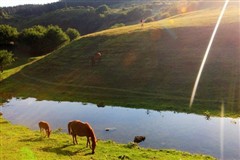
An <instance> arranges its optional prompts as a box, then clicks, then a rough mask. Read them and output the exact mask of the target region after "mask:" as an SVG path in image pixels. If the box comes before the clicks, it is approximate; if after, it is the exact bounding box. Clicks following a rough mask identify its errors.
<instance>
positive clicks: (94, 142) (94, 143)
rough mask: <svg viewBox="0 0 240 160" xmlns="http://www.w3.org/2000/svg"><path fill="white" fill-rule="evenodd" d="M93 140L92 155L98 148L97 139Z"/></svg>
mask: <svg viewBox="0 0 240 160" xmlns="http://www.w3.org/2000/svg"><path fill="white" fill-rule="evenodd" d="M91 139H92V154H94V153H95V151H94V150H95V148H96V143H97V141H96V139H95V138H91Z"/></svg>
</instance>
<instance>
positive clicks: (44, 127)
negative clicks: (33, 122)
mask: <svg viewBox="0 0 240 160" xmlns="http://www.w3.org/2000/svg"><path fill="white" fill-rule="evenodd" d="M38 126H39V128H40V133H42V132H44V130H45V132H46V135H47V137H48V138H49V137H50V134H51V128H50V125H49V124H48V122H46V121H40V122H39V123H38Z"/></svg>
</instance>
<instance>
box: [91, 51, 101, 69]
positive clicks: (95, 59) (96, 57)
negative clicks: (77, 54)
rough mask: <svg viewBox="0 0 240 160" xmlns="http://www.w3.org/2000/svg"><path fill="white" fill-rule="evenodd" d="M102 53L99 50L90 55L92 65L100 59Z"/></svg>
mask: <svg viewBox="0 0 240 160" xmlns="http://www.w3.org/2000/svg"><path fill="white" fill-rule="evenodd" d="M101 57H102V54H101V53H100V52H97V53H95V54H94V55H93V56H90V60H91V64H92V66H94V65H95V64H96V62H98V63H99V62H100V61H101Z"/></svg>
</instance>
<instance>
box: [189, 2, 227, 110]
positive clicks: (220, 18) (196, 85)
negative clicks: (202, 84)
mask: <svg viewBox="0 0 240 160" xmlns="http://www.w3.org/2000/svg"><path fill="white" fill-rule="evenodd" d="M228 2H229V0H226V1H225V3H224V6H223V8H222V11H221V13H220V15H219V17H218V20H217V23H216V26H215V28H214V30H213V33H212V36H211V39H210V41H209V44H208V47H207V50H206V52H205V55H204V57H203V60H202V64H201V66H200V69H199V72H198V75H197V78H196V81H195V84H194V87H193V91H192V95H191V99H190V105H189V107H190V108H191V107H192V104H193V101H194V97H195V94H196V91H197V87H198V83H199V80H200V77H201V74H202V71H203V68H204V65H205V62H206V60H207V57H208V54H209V51H210V49H211V46H212V43H213V40H214V38H215V35H216V33H217V30H218V27H219V24H220V23H221V20H222V17H223V15H224V12H225V10H226V8H227V5H228Z"/></svg>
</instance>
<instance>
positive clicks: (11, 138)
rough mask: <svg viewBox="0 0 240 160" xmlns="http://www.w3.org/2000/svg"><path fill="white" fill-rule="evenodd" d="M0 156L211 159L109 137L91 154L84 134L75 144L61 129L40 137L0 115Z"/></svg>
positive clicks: (34, 159)
mask: <svg viewBox="0 0 240 160" xmlns="http://www.w3.org/2000/svg"><path fill="white" fill-rule="evenodd" d="M0 123H1V130H0V133H1V134H0V138H1V145H0V159H9V160H14V159H24V160H41V159H43V160H45V159H58V160H61V159H63V160H68V159H71V160H77V159H83V160H85V159H88V160H89V159H97V160H111V159H114V160H117V159H139V160H144V159H146V160H147V159H148V160H149V159H162V160H175V159H186V160H211V159H214V158H213V157H210V156H205V155H200V154H190V153H187V152H180V151H175V150H153V149H143V148H140V147H138V146H137V145H135V144H133V143H129V144H125V145H123V144H116V143H115V142H112V141H102V140H99V141H98V142H97V147H96V150H95V154H94V155H92V154H91V150H90V149H89V148H85V145H86V138H85V137H84V138H79V137H78V143H79V144H78V145H72V138H71V136H70V135H67V134H65V133H61V132H57V131H54V132H53V133H52V134H51V136H50V138H44V137H43V136H41V134H40V133H39V131H31V130H29V129H27V128H25V127H22V126H17V125H12V124H10V123H9V122H7V121H6V120H5V119H3V118H2V117H0Z"/></svg>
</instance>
